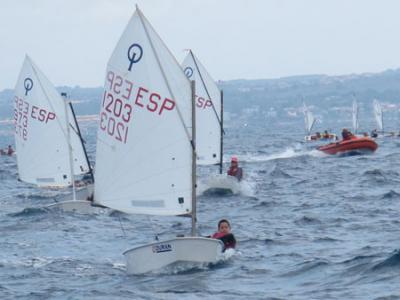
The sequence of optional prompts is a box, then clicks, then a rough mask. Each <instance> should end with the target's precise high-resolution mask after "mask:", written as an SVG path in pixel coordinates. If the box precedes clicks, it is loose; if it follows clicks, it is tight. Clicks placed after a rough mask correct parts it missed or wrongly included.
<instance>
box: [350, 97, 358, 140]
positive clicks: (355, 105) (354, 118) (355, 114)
mask: <svg viewBox="0 0 400 300" xmlns="http://www.w3.org/2000/svg"><path fill="white" fill-rule="evenodd" d="M351 115H352V121H353V133H354V134H356V133H357V131H358V126H359V124H358V103H357V99H356V97H355V96H353V108H352V112H351Z"/></svg>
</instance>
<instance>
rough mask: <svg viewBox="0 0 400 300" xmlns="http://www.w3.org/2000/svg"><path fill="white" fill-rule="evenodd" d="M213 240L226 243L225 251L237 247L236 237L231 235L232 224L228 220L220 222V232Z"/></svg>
mask: <svg viewBox="0 0 400 300" xmlns="http://www.w3.org/2000/svg"><path fill="white" fill-rule="evenodd" d="M211 238H213V239H218V240H221V241H222V242H223V243H224V251H225V250H226V249H229V248H235V247H236V239H235V236H234V235H233V233H231V224H230V223H229V221H228V220H226V219H222V220H220V221H219V222H218V231H217V232H216V233H214V234H213V235H212V236H211Z"/></svg>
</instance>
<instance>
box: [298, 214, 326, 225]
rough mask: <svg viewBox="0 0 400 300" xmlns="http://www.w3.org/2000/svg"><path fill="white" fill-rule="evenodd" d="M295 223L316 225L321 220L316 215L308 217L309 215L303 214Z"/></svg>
mask: <svg viewBox="0 0 400 300" xmlns="http://www.w3.org/2000/svg"><path fill="white" fill-rule="evenodd" d="M294 222H295V224H297V225H315V224H321V220H319V219H318V218H315V217H308V216H303V217H302V218H300V219H297V220H296V221H294Z"/></svg>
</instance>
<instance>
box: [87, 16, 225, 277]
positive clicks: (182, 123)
mask: <svg viewBox="0 0 400 300" xmlns="http://www.w3.org/2000/svg"><path fill="white" fill-rule="evenodd" d="M195 125H196V123H195V110H194V86H192V87H191V84H190V82H189V80H188V79H187V78H186V76H185V74H184V73H183V71H182V69H181V68H180V66H179V64H178V63H177V62H176V60H175V58H174V56H173V55H172V54H171V52H170V51H169V50H168V48H167V47H166V46H165V44H164V43H163V41H162V40H161V38H160V37H159V36H158V35H157V33H156V32H155V31H154V29H153V28H152V26H151V25H150V23H149V22H148V21H147V20H146V18H145V17H144V16H143V14H142V12H141V11H140V10H139V9H138V8H136V12H135V13H134V15H133V16H132V18H131V19H130V21H129V23H128V25H127V27H126V28H125V30H124V32H123V34H122V36H121V38H120V40H119V42H118V43H117V45H116V47H115V49H114V51H113V53H112V55H111V58H110V60H109V62H108V66H107V71H106V76H105V84H104V95H103V99H102V102H101V108H100V122H99V129H98V134H97V153H96V172H95V194H94V197H95V199H96V202H98V203H100V204H102V205H104V206H107V207H110V208H113V209H116V210H119V211H122V212H126V213H130V214H148V215H176V216H178V215H186V216H190V217H191V219H192V236H191V237H181V238H179V237H178V238H172V239H170V240H166V241H163V242H158V241H157V242H154V243H150V244H147V245H144V246H139V247H135V248H132V249H130V250H127V251H126V252H125V253H124V255H125V257H126V259H127V272H128V273H131V274H141V273H146V272H149V271H154V270H157V269H160V268H163V267H165V266H167V265H170V264H172V263H177V262H182V261H183V262H196V263H214V262H216V261H217V260H218V259H219V256H220V254H221V253H222V248H223V244H222V242H221V241H219V240H215V239H210V238H202V237H197V236H196V192H195V187H196V152H195V150H196V149H195V145H196V143H195V140H196V139H195V137H196V135H195Z"/></svg>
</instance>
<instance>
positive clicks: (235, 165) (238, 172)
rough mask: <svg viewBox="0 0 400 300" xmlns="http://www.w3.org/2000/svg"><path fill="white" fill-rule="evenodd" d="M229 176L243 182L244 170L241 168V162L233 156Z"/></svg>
mask: <svg viewBox="0 0 400 300" xmlns="http://www.w3.org/2000/svg"><path fill="white" fill-rule="evenodd" d="M228 175H229V176H233V177H236V179H237V180H238V181H241V180H242V178H243V169H242V168H240V167H239V161H238V158H237V157H236V156H232V158H231V166H230V167H229V170H228Z"/></svg>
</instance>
